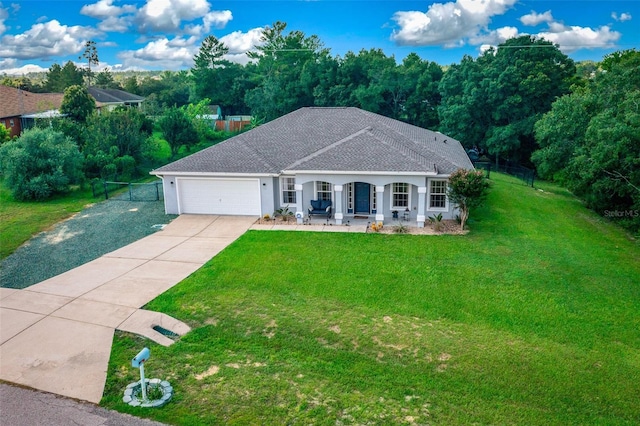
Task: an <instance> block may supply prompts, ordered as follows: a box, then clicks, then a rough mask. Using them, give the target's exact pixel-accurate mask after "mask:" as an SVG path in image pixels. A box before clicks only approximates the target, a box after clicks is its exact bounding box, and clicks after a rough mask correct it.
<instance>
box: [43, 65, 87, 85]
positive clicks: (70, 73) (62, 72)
mask: <svg viewBox="0 0 640 426" xmlns="http://www.w3.org/2000/svg"><path fill="white" fill-rule="evenodd" d="M82 84H83V73H82V70H79V69H78V68H77V67H76V66H75V64H74V63H73V62H71V61H68V62H67V63H66V64H64V67H61V66H60V65H58V64H53V65H51V67H49V71H48V72H47V80H46V81H45V83H44V88H45V89H46V91H48V92H55V93H62V92H64V89H66V88H67V87H69V86H73V85H79V86H81V85H82Z"/></svg>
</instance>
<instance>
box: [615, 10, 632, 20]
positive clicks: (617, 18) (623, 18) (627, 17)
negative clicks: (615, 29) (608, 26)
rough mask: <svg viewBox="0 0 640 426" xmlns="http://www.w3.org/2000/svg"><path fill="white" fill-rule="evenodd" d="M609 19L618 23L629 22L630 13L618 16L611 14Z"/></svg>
mask: <svg viewBox="0 0 640 426" xmlns="http://www.w3.org/2000/svg"><path fill="white" fill-rule="evenodd" d="M611 17H612V18H613V19H614V20H616V21H618V22H625V21H630V20H631V18H632V16H631V14H630V13H621V14H620V15H618V13H617V12H611Z"/></svg>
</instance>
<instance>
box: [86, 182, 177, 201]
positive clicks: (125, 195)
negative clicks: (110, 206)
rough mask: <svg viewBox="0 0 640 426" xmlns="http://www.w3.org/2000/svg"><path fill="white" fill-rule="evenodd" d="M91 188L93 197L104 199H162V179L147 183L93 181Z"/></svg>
mask: <svg viewBox="0 0 640 426" xmlns="http://www.w3.org/2000/svg"><path fill="white" fill-rule="evenodd" d="M91 190H92V191H93V196H94V197H104V198H105V200H122V201H160V200H164V194H163V192H162V180H157V181H155V182H148V183H135V182H114V181H107V180H105V181H101V182H93V183H92V184H91Z"/></svg>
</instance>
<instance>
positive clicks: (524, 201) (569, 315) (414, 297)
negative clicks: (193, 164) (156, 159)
mask: <svg viewBox="0 0 640 426" xmlns="http://www.w3.org/2000/svg"><path fill="white" fill-rule="evenodd" d="M492 180H493V182H494V185H493V189H492V190H491V193H490V196H489V198H488V200H487V203H486V206H485V207H483V208H481V209H480V210H478V211H477V212H475V214H474V213H473V212H472V219H473V220H472V221H471V222H470V224H469V226H470V228H471V229H472V231H471V233H470V234H468V235H466V236H414V235H378V234H334V233H304V232H276V231H264V232H259V231H250V232H248V233H247V234H245V235H244V236H243V237H241V238H240V239H239V240H238V241H236V242H235V243H234V244H232V245H231V246H229V247H228V248H227V249H226V250H224V251H223V252H222V253H221V254H219V255H218V256H216V257H215V258H214V259H212V260H211V261H210V262H209V263H208V264H207V265H205V266H204V267H203V268H202V269H200V270H199V271H198V272H196V273H195V274H193V275H192V276H191V277H189V278H188V279H186V280H185V281H183V282H182V283H180V284H179V285H177V286H175V287H174V288H173V289H171V290H170V291H168V292H166V293H165V294H163V295H161V296H160V297H158V298H157V299H155V300H154V301H152V302H151V303H150V304H149V305H148V306H147V307H146V308H147V309H152V310H157V311H162V312H165V313H167V314H169V315H172V316H174V317H176V318H179V319H181V320H183V321H185V322H187V323H188V324H190V325H191V326H192V327H193V330H192V331H191V332H190V333H189V334H187V335H186V336H185V337H183V338H182V339H181V340H180V341H179V342H177V343H176V344H174V345H173V346H171V347H169V348H164V347H161V346H158V345H156V344H154V343H152V342H149V341H147V340H144V339H142V338H139V337H135V336H132V335H129V334H125V333H117V334H116V336H115V338H114V346H113V350H112V354H111V360H110V364H109V372H108V374H109V377H108V381H107V386H106V389H105V396H104V398H103V401H102V403H103V405H104V406H107V407H109V408H114V409H117V410H119V411H125V412H129V413H132V414H135V415H138V416H149V417H152V418H154V419H156V420H159V421H162V422H167V423H171V424H180V425H196V424H202V425H212V424H221V425H229V424H238V425H245V424H256V425H266V424H269V425H273V424H305V425H306V424H316V425H325V424H326V425H329V424H331V425H334V424H343V425H347V424H443V425H467V424H527V425H536V424H537V425H553V424H557V425H566V424H607V425H609V424H637V423H638V422H640V404H638V395H640V333H639V332H638V330H640V248H639V247H638V244H637V242H635V241H631V240H630V239H629V237H628V236H627V235H626V234H625V233H624V232H623V231H621V230H620V229H619V228H617V227H615V226H612V225H610V224H609V223H606V222H605V221H604V220H603V219H600V218H599V217H597V216H596V215H594V214H593V213H591V212H589V211H587V210H586V209H584V207H582V206H581V204H580V203H579V202H578V201H577V200H576V199H575V198H574V197H572V196H571V195H570V194H568V193H567V192H566V191H564V190H562V189H559V188H557V187H554V186H551V185H545V184H541V185H540V186H541V187H542V189H543V191H540V190H534V189H531V188H528V187H526V186H523V185H522V184H521V183H520V182H519V181H517V180H514V179H512V178H510V177H506V176H503V175H499V174H492ZM145 345H146V346H149V347H150V349H151V359H150V361H149V362H148V363H147V367H146V373H147V377H158V378H162V379H167V380H169V381H170V382H171V384H172V385H173V386H174V388H175V396H174V399H173V400H172V401H171V402H170V403H169V404H168V405H167V406H165V407H164V408H161V409H155V410H151V411H149V410H144V409H136V408H131V407H129V406H127V405H125V404H124V403H122V394H123V391H124V388H125V386H126V385H127V384H128V383H130V382H133V381H135V380H137V379H138V378H139V377H138V370H137V369H133V368H132V367H131V364H130V362H131V358H132V357H133V356H134V355H135V354H136V353H137V352H138V351H139V350H140V349H141V348H142V347H143V346H145Z"/></svg>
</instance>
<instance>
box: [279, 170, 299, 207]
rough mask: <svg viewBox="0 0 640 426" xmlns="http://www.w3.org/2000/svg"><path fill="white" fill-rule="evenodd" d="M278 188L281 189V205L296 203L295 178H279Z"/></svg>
mask: <svg viewBox="0 0 640 426" xmlns="http://www.w3.org/2000/svg"><path fill="white" fill-rule="evenodd" d="M280 188H282V203H281V205H283V206H284V205H287V204H295V203H296V178H292V177H283V178H280Z"/></svg>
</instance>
